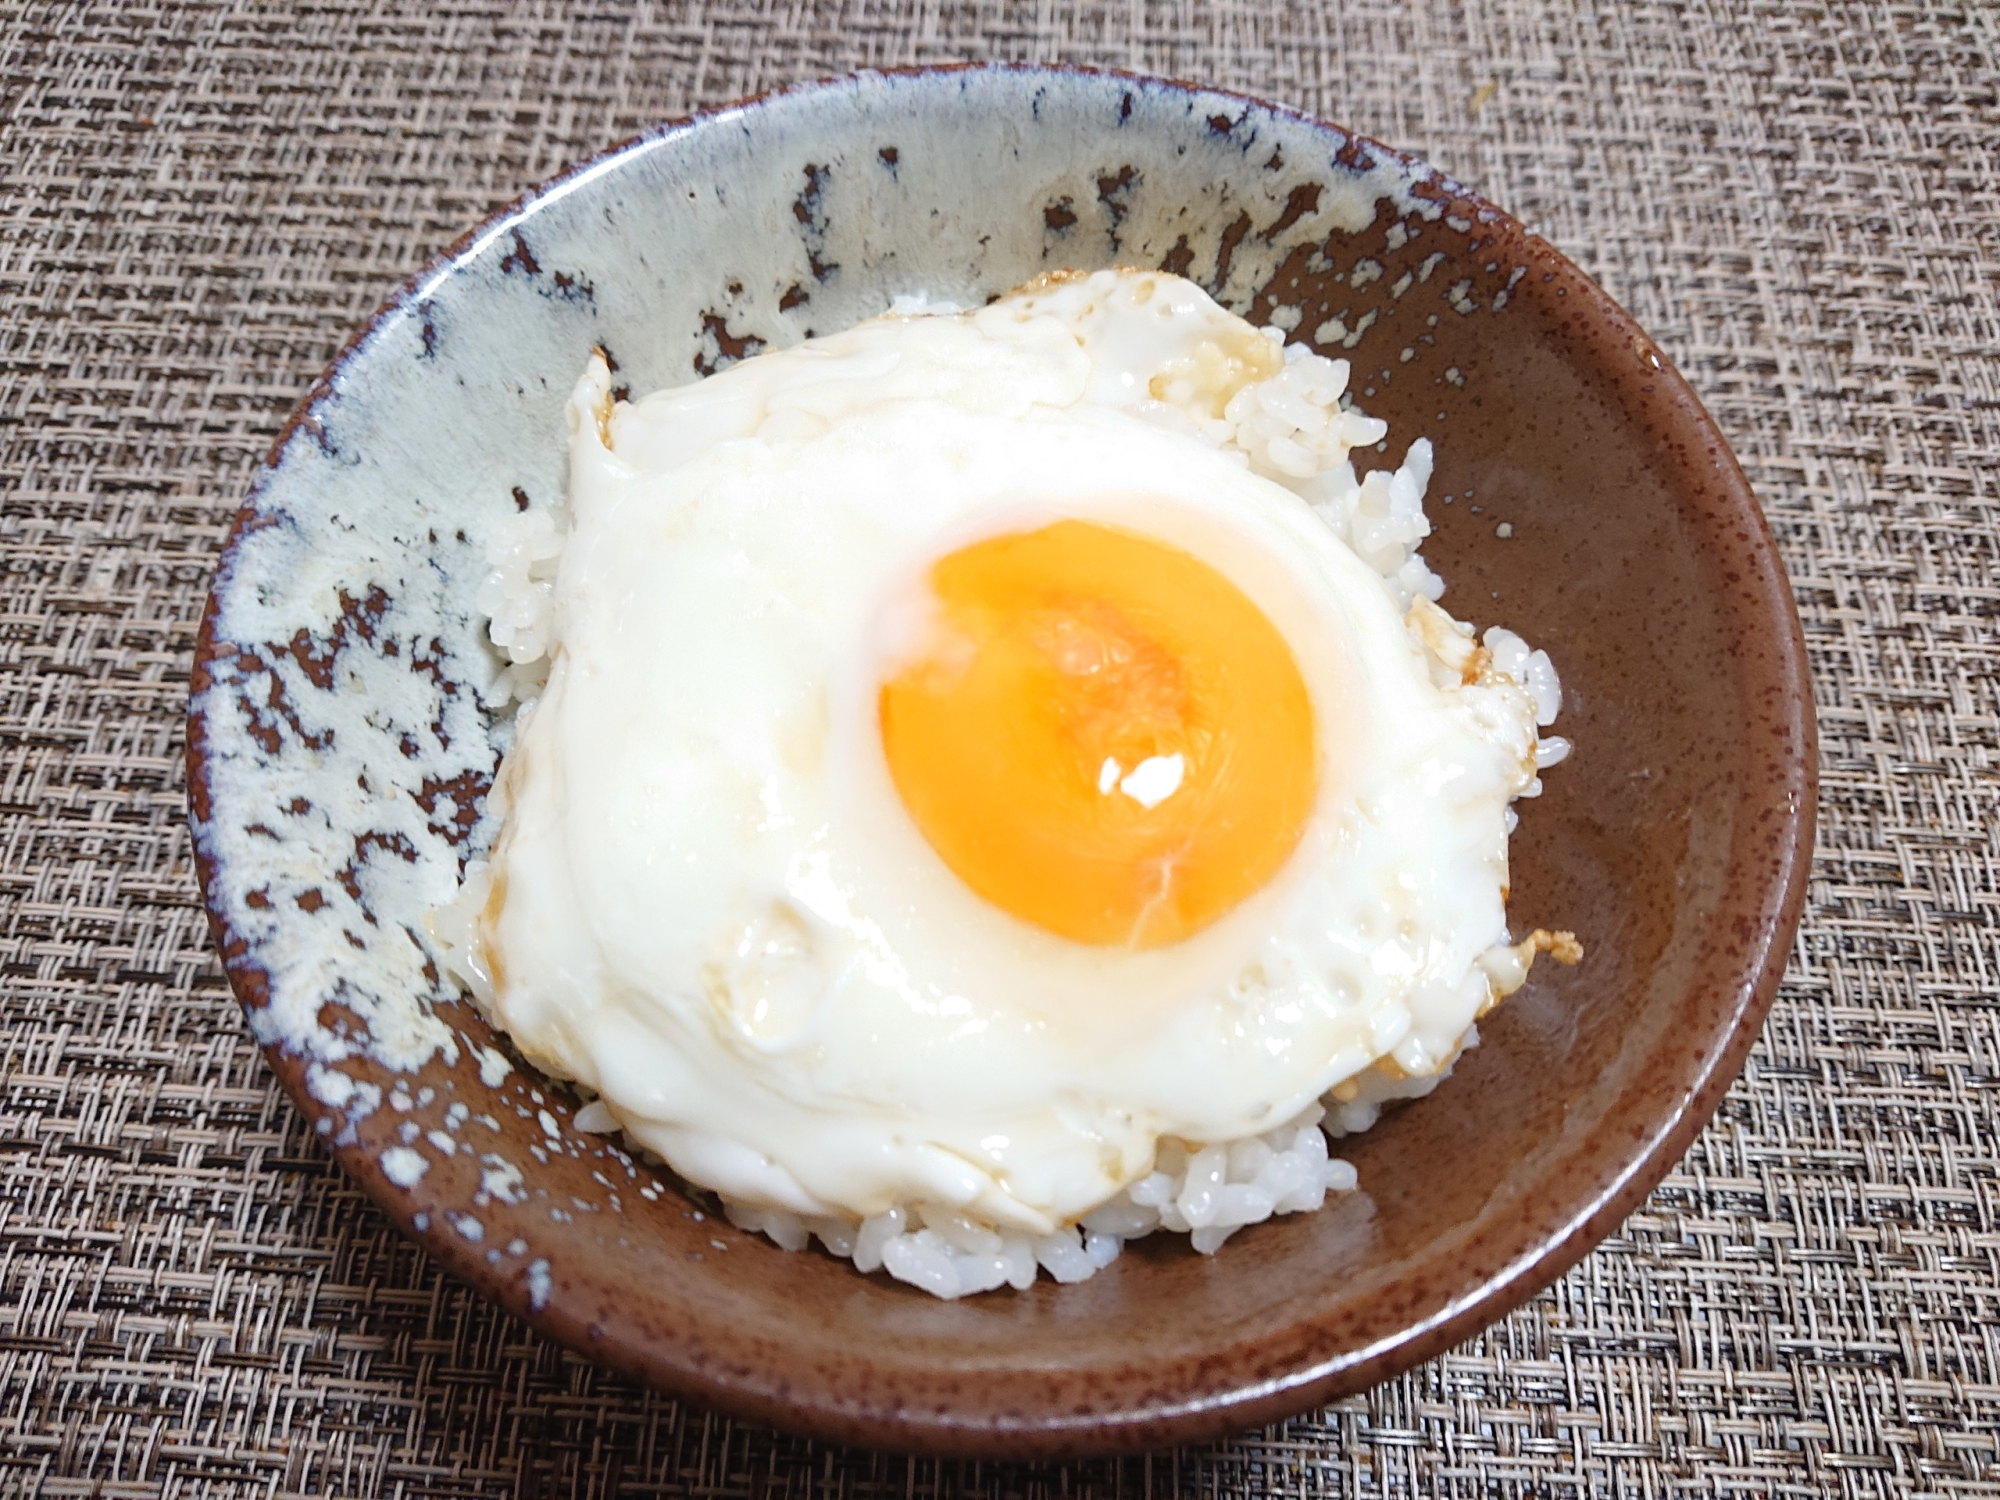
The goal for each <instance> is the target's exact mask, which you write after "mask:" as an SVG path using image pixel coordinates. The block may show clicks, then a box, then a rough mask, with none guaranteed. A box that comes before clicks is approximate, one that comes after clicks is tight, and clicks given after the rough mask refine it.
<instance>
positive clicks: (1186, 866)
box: [879, 521, 1318, 948]
mask: <svg viewBox="0 0 2000 1500" xmlns="http://www.w3.org/2000/svg"><path fill="white" fill-rule="evenodd" d="M929 581H930V585H931V589H932V592H933V593H934V594H935V596H936V602H937V615H936V618H935V621H934V625H933V628H932V629H931V630H930V631H929V632H928V633H927V635H926V637H925V639H924V640H923V642H922V643H921V645H920V646H919V649H918V651H917V654H916V655H915V657H914V658H913V659H907V660H905V661H903V662H902V663H900V664H899V665H898V667H897V669H896V670H895V673H894V675H893V676H892V677H890V678H889V680H888V681H886V682H885V683H884V684H883V686H882V689H881V695H880V700H879V714H880V719H881V730H882V745H883V749H884V751H885V752H886V754H887V757H888V763H889V770H890V773H891V775H892V776H893V778H894V780H895V783H896V789H897V791H898V793H899V794H900V795H901V796H902V799H903V803H904V805H905V806H906V807H907V808H908V809H909V811H910V814H911V816H912V817H913V818H914V819H915V821H916V824H917V826H918V828H919V829H921V830H922V832H923V834H924V837H925V838H926V839H928V840H929V841H930V844H931V847H932V848H934V849H935V850H936V851H937V852H938V854H939V855H940V856H941V857H942V858H943V859H944V862H945V863H946V864H947V865H949V866H950V867H951V869H952V870H953V871H954V872H955V873H956V874H957V875H958V876H959V877H960V878H961V879H963V880H964V881H965V882H966V884H968V885H969V886H971V887H972V888H973V889H974V890H975V891H977V892H978V893H979V894H980V895H981V896H983V897H985V898H986V899H987V900H988V901H990V902H992V903H993V904H994V905H995V906H998V907H1000V908H1002V909H1003V910H1005V911H1008V912H1011V913H1012V914H1013V915H1015V916H1017V917H1020V918H1022V919H1024V920H1026V921H1029V922H1032V923H1034V924H1035V925H1036V926H1038V927H1042V928H1045V929H1046V930H1048V931H1050V932H1053V933H1057V934H1059V935H1061V936H1063V937H1066V938H1072V939H1075V940H1076V941H1078V942H1083V943H1095V944H1121V945H1129V946H1132V947H1136V948H1153V947H1161V946H1164V945H1166V944H1169V943H1174V942H1178V941H1179V940H1180V939H1182V938H1185V937H1187V936H1189V935H1190V934H1192V933H1195V932H1198V931H1200V930H1201V929H1202V928H1203V927H1206V926H1207V925H1208V924H1209V923H1211V922H1213V921H1215V920H1216V919H1217V918H1218V917H1220V916H1222V915H1223V914H1224V913H1226V912H1227V911H1229V910H1230V909H1231V908H1232V907H1234V906H1235V905H1236V904H1237V903H1238V902H1240V901H1242V900H1243V899H1244V898H1245V897H1246V896H1248V895H1250V894H1251V893H1252V892H1254V891H1256V890H1258V889H1259V888H1260V887H1261V886H1263V884H1264V883H1265V882H1266V881H1268V880H1269V879H1270V878H1271V877H1272V876H1273V875H1274V874H1276V873H1277V871H1278V869H1279V867H1280V866H1281V865H1283V864H1284V862H1285V860H1286V858H1287V857H1288V856H1289V855H1290V854H1291V852H1292V849H1293V848H1294V846H1296V845H1297V843H1298V841H1299V836H1300V834H1301V832H1302V831H1303V829H1304V825H1305V820H1306V816H1307V814H1308V812H1309V811H1310V810H1311V807H1312V804H1313V799H1314V796H1315V793H1316V791H1317V783H1318V756H1317V751H1316V744H1315V734H1314V724H1313V712H1312V703H1311V700H1310V698H1309V697H1308V695H1307V693H1306V686H1305V682H1304V680H1303V678H1302V677H1301V676H1300V674H1299V668H1298V663H1297V662H1296V661H1295V660H1294V659H1293V656H1292V652H1291V648H1290V647H1289V646H1288V645H1287V644H1286V641H1285V639H1284V637H1283V636H1282V635H1281V634H1280V633H1279V632H1278V629H1277V627H1276V626H1274V625H1273V624H1272V623H1271V621H1270V619H1269V618H1268V617H1267V616H1266V615H1265V614H1264V612H1263V611H1262V610H1260V609H1259V608H1258V607H1257V606H1256V605H1255V604H1254V603H1252V602H1251V600H1250V598H1249V597H1248V596H1247V595H1246V594H1244V593H1243V591H1242V590H1241V589H1239V588H1238V587H1237V586H1236V585H1235V584H1233V583H1231V582H1230V581H1229V580H1228V579H1227V578H1225V577H1223V576H1222V574H1221V573H1219V572H1217V571H1216V570H1215V569H1214V568H1212V567H1210V566H1208V564H1206V563H1204V562H1202V561H1200V560H1199V559H1197V558H1195V557H1193V556H1192V555H1190V554H1189V553H1187V552H1184V551H1182V550H1180V549H1179V548H1177V547H1174V546H1170V545H1168V544H1167V543H1165V542H1162V541H1158V540H1156V539H1154V538H1151V537H1147V536H1143V535H1139V534H1137V533H1134V532H1130V531H1124V530H1120V529H1118V528H1115V527H1111V526H1105V525H1100V524H1097V523H1095V522H1088V521H1059V522H1057V523H1055V524H1053V525H1050V526H1046V527H1043V528H1041V529H1040V530H1037V531H1030V532H1021V533H1014V534H1010V535H1005V536H997V537H991V538H988V539H986V540H983V541H979V542H975V543H973V544H972V545H970V546H967V547H964V548H961V549H960V550H958V551H956V552H953V553H951V554H949V555H948V556H946V557H945V558H943V559H942V560H940V561H939V562H937V563H936V564H935V565H934V566H933V567H932V568H931V571H930V579H929Z"/></svg>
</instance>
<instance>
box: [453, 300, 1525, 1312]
mask: <svg viewBox="0 0 2000 1500" xmlns="http://www.w3.org/2000/svg"><path fill="white" fill-rule="evenodd" d="M1344 381H1345V367H1344V366H1343V365H1339V364H1336V363H1335V362H1333V361H1329V360H1325V359H1321V358H1319V357H1317V356H1314V355H1311V354H1309V353H1307V352H1305V351H1303V350H1293V351H1287V350H1286V349H1285V348H1284V347H1283V345H1282V344H1281V342H1280V341H1279V340H1278V338H1277V336H1276V335H1275V334H1267V333H1266V332H1264V331H1262V330H1258V329H1255V328H1253V327H1251V326H1250V325H1249V324H1247V323H1245V322H1243V321H1242V320H1241V319H1239V318H1237V317H1235V316H1234V315H1233V314H1230V313H1228V312H1226V311H1225V310H1223V309H1222V308H1220V307H1218V306H1217V305H1216V304H1215V303H1213V302H1212V301H1211V300H1210V299H1209V298H1208V297H1207V296H1206V295H1205V294H1203V293H1202V292H1201V291H1200V290H1199V289H1198V288H1196V287H1194V286H1193V285H1192V284H1191V283H1188V282H1186V281H1184V280H1181V279H1180V278H1177V277H1173V276H1169V275H1165V274H1161V273H1140V272H1123V271H1120V272H1099V273H1097V274H1095V275H1091V276H1088V277H1082V276H1075V277H1061V278H1054V279H1050V280H1045V281H1043V282H1040V283H1035V284H1031V285H1030V286H1028V287H1026V288H1023V289H1021V290H1020V291H1018V292H1016V293H1015V294H1013V295H1011V296H1009V297H1007V298H1004V299H1001V300H999V301H997V302H995V303H993V304H991V305H989V306H987V307H984V308H981V309H978V310H975V311H970V312H945V313H934V312H933V313H922V314H916V315H888V316H884V317H881V318H877V319H874V320H872V321H870V322H867V323H864V324H861V325H860V326H858V327H855V328H853V329H851V330H849V331H847V332H845V333H841V334H837V335H833V336H830V337H825V338H817V339H812V340H809V341H807V342H806V343H804V344H802V345H800V346H798V347H795V348H791V349H786V350H780V351H773V352H767V353H763V354H760V355H758V356H756V357H755V358H752V359H750V360H747V361H745V362H743V363H741V364H738V365H736V366H735V367H733V368H731V369H729V370H727V371H724V372H722V373H720V374H717V375H714V376H712V377H710V378H708V379H705V380H702V381H700V382H698V383H696V384H694V385H690V386H685V387H682V388H679V389H673V390H667V391H662V392H659V393H656V394H653V395H649V396H646V397H644V398H642V399H640V400H637V401H618V400H613V399H612V397H611V394H610V376H609V373H608V371H607V368H606V366H605V363H604V361H603V360H602V359H593V360H592V361H591V363H590V366H589V368H588V369H587V370H586V371H585V373H584V375H583V377H582V379H581V381H580V382H579V384H578V386H577V388H576V392H575V395H574V398H573V399H572V401H571V403H570V407H569V420H570V427H571V472H570V486H569V495H568V502H567V509H566V512H551V513H539V512H538V513H535V515H534V516H533V517H532V518H523V521H522V523H521V524H520V526H519V527H517V528H516V529H515V530H513V531H511V532H509V533H508V534H507V537H505V538H503V540H502V543H501V544H500V547H499V550H498V552H497V553H496V559H497V561H498V564H499V565H498V566H497V567H496V572H495V575H494V579H493V580H490V581H489V585H488V590H487V593H486V595H485V596H484V597H483V598H482V604H483V606H484V607H486V608H487V609H488V610H489V612H490V613H492V614H493V615H494V620H495V624H494V638H495V640H496V642H498V643H499V644H501V645H502V646H504V647H507V648H509V649H510V652H511V655H512V656H513V658H514V659H515V661H516V662H517V663H518V665H516V666H515V667H513V668H511V669H510V671H509V673H508V674H506V676H505V680H506V681H508V682H511V684H512V686H513V687H514V688H515V689H516V690H518V691H522V692H524V693H526V694H529V695H531V696H532V700H533V701H532V702H531V703H530V704H529V705H528V706H527V707H525V708H524V710H523V712H522V714H521V717H520V721H519V725H518V732H517V737H516V740H515V742H514V744H513V746H512V748H511V749H510V750H509V752H508V754H507V756H506V757H505V760H504V763H503V765H502V769H501V773H500V777H499V780H498V783H497V785H496V790H495V803H494V805H495V807H496V808H497V809H498V810H499V811H500V812H501V814H502V819H501V831H500V834H499V837H498V840H497V842H496V844H495V846H494V848H493V850H492V852H491V856H490V860H489V862H488V863H487V864H486V865H485V866H483V867H479V868H475V869H474V870H473V871H472V874H471V878H470V879H469V880H468V883H467V889H466V895H465V897H464V898H463V900H462V902H461V903H460V909H461V911H462V912H463V913H465V914H467V922H466V923H465V930H464V932H463V934H462V935H461V937H460V938H459V942H458V947H457V948H456V949H455V952H454V962H455V964H456V965H457V967H458V968H459V969H460V971H461V972H462V973H464V974H465V975H466V976H467V977H468V980H469V982H470V983H471V984H472V985H473V987H474V989H475V992H476V993H477V994H478V996H479V998H480V1000H481V1002H482V1004H483V1005H484V1006H485V1007H486V1008H487V1010H488V1012H489V1014H490V1015H491V1016H492V1018H493V1019H494V1020H495V1022H496V1024H498V1025H499V1026H501V1027H503V1028H504V1029H505V1030H506V1031H507V1032H508V1033H509V1034H510V1035H511V1036H512V1038H513V1040H514V1042H515V1044H516V1045H517V1046H518V1047H519V1049H520V1050H521V1051H522V1053H523V1054H524V1055H526V1056H527V1057H528V1058H529V1059H530V1060H531V1061H533V1062H535V1063H536V1064H538V1065H539V1066H541V1067H542V1068H544V1069H546V1070H547V1071H548V1072H550V1073H552V1074H554V1075H556V1076H558V1077H562V1078H568V1079H574V1080H576V1081H577V1082H579V1083H580V1084H582V1085H583V1086H585V1087H586V1088H588V1089H589V1090H593V1091H595V1093H596V1094H597V1095H598V1096H599V1099H600V1101H601V1105H602V1107H603V1109H604V1110H605V1111H607V1112H608V1115H609V1117H610V1118H611V1119H612V1120H615V1122H616V1123H617V1125H619V1126H621V1127H622V1128H623V1129H624V1130H625V1131H626V1132H627V1133H628V1134H629V1135H630V1136H631V1137H632V1138H633V1139H634V1140H636V1141H637V1142H639V1143H641V1144H642V1145H643V1146H645V1147H646V1148H648V1149H649V1150H651V1151H653V1152H656V1153H657V1154H658V1155H659V1156H660V1157H662V1158H664V1159H665V1161H666V1162H667V1163H668V1164H669V1165H671V1166H672V1167H673V1168H674V1169H675V1170H676V1171H677V1172H679V1173H680V1174H681V1175H682V1176H684V1177H685V1178H687V1179H688V1180H689V1181H690V1182H692V1183H695V1184H697V1185H700V1186H703V1187H706V1188H710V1189H713V1190H715V1191H717V1192H718V1193H720V1194H721V1195H723V1197H724V1198H725V1199H727V1200H729V1201H730V1202H731V1203H733V1204H736V1205H739V1206H746V1207H747V1208H749V1209H767V1210H771V1211H774V1212H782V1213H786V1214H792V1215H799V1216H805V1217H808V1218H811V1219H814V1220H817V1221H832V1222H837V1223H841V1224H848V1225H856V1224H861V1223H863V1222H864V1221H868V1222H874V1221H876V1220H878V1219H880V1217H881V1216H883V1215H885V1214H892V1213H900V1212H903V1211H905V1210H909V1211H911V1212H915V1213H918V1214H919V1215H922V1214H930V1215H932V1216H933V1217H936V1216H940V1215H942V1216H949V1217H950V1218H951V1219H952V1222H955V1223H962V1224H966V1225H970V1226H972V1229H973V1230H976V1231H977V1232H979V1233H985V1232H987V1231H998V1232H1005V1233H1015V1234H1025V1235H1029V1236H1041V1235H1048V1234H1050V1233H1051V1232H1053V1231H1057V1230H1061V1229H1063V1228H1064V1227H1065V1226H1072V1225H1075V1224H1076V1223H1077V1222H1078V1221H1079V1220H1082V1219H1083V1218H1085V1217H1086V1216H1087V1215H1089V1214H1090V1213H1091V1212H1092V1211H1093V1210H1097V1209H1100V1208H1101V1206H1103V1205H1105V1204H1106V1203H1107V1202H1108V1201H1110V1200H1112V1199H1113V1198H1114V1197H1115V1196H1116V1195H1118V1194H1120V1193H1121V1192H1124V1191H1126V1190H1128V1189H1130V1188H1132V1186H1133V1185H1134V1184H1136V1183H1139V1182H1141V1181H1142V1179H1146V1178H1148V1174H1152V1173H1154V1172H1155V1171H1156V1168H1157V1167H1158V1165H1159V1163H1160V1161H1161V1159H1162V1153H1163V1151H1168V1150H1169V1149H1171V1151H1172V1152H1175V1153H1179V1154H1178V1155H1176V1156H1175V1158H1174V1159H1175V1160H1176V1161H1178V1160H1181V1159H1182V1158H1183V1157H1185V1156H1186V1154H1187V1153H1188V1152H1198V1151H1199V1150H1200V1148H1201V1147H1203V1146H1204V1145H1209V1144H1220V1143H1230V1142H1240V1141H1244V1140H1247V1139H1250V1138H1253V1137H1258V1136H1260V1135H1261V1134H1262V1133H1264V1132H1268V1131H1271V1130H1272V1129H1273V1128H1274V1127H1277V1126H1280V1125H1282V1124H1284V1123H1285V1122H1288V1121H1295V1120H1296V1119H1298V1118H1300V1117H1301V1115H1302V1112H1305V1111H1310V1110H1312V1109H1313V1108H1314V1106H1315V1101H1318V1100H1320V1099H1322V1098H1323V1097H1329V1096H1332V1097H1340V1092H1339V1091H1341V1090H1342V1089H1345V1090H1346V1096H1347V1097H1352V1096H1353V1094H1354V1092H1355V1088H1356V1081H1357V1080H1358V1079H1359V1078H1361V1077H1362V1075H1368V1076H1369V1077H1374V1078H1383V1077H1387V1078H1391V1079H1401V1078H1409V1077H1417V1078H1422V1077H1426V1076H1430V1075H1434V1074H1436V1073H1437V1072H1438V1071H1439V1070H1440V1069H1442V1068H1444V1067H1445V1066H1446V1065H1447V1064H1448V1063H1449V1062H1450V1061H1451V1059H1452V1058H1453V1057H1454V1056H1455V1055H1456V1054H1457V1052H1458V1050H1459V1048H1460V1046H1461V1044H1462V1042H1463V1040H1464V1039H1465V1037H1466V1036H1467V1033H1468V1028H1469V1027H1470V1026H1471V1025H1472V1023H1473V1021H1474V1019H1475V1018H1476V1017H1478V1016H1479V1015H1481V1014H1482V1013H1483V1012H1484V1011H1486V1010H1487V1009H1488V1008H1489V1007H1490V1006H1491V1005H1492V1004H1493V1003H1495V1001H1496V1000H1497V999H1498V998H1499V997H1500V996H1501V995H1503V994H1504V993H1506V992H1507V991H1508V990H1509V989H1511V988H1513V987H1515V986H1516V985H1518V984H1519V983H1520V980H1521V975H1522V972H1523V965H1524V961H1525V960H1526V959H1528V958H1531V957H1532V955H1533V953H1534V951H1535V950H1536V948H1537V947H1538V946H1540V947H1548V946H1550V942H1549V941H1548V940H1546V936H1545V935H1544V937H1543V938H1542V939H1538V940H1530V941H1529V942H1527V943H1526V944H1523V945H1518V946H1517V945H1514V944H1512V943H1511V942H1510V939H1509V936H1508V932H1507V919H1506V910H1505V902H1504V897H1505V892H1506V886H1507V835H1508V832H1509V829H1510V827H1511V819H1512V814H1511V812H1510V810H1509V804H1510V803H1511V802H1512V801H1513V800H1514V799H1515V798H1517V797H1519V796H1522V795H1524V794H1531V793H1532V792H1533V791H1535V790H1538V788H1539V784H1538V782H1537V780H1536V778H1537V774H1538V756H1539V763H1540V764H1548V763H1551V762H1552V761H1553V760H1554V759H1555V758H1557V757H1558V755H1559V754H1560V752H1561V748H1562V747H1561V744H1560V742H1559V741H1555V740H1553V739H1542V738H1541V737H1540V736H1539V734H1538V722H1539V723H1546V722H1548V721H1549V720H1550V719H1552V718H1553V715H1554V694H1555V686H1554V677H1553V673H1552V671H1551V670H1548V669H1547V662H1546V658H1545V657H1541V656H1540V654H1539V653H1534V654H1533V656H1532V657H1531V656H1530V654H1529V653H1528V652H1527V650H1526V648H1525V646H1520V648H1519V649H1518V650H1516V649H1514V648H1515V647H1516V646H1518V645H1519V643H1518V638H1513V637H1504V636H1503V637H1489V641H1488V645H1487V646H1485V647H1482V646H1480V645H1478V644H1477V643H1475V642H1474V640H1473V639H1472V637H1471V635H1470V631H1469V629H1468V628H1467V627H1463V626H1460V625H1458V624H1457V622H1455V621H1453V620H1452V619H1451V618H1450V617H1449V616H1448V615H1446V614H1445V613H1444V611H1443V610H1442V609H1440V608H1439V607H1438V606H1437V605H1436V604H1435V603H1434V602H1433V599H1434V598H1435V596H1436V594H1437V592H1438V589H1439V587H1440V585H1439V584H1438V583H1437V580H1436V579H1435V578H1434V577H1433V576H1432V575H1431V574H1430V573H1429V572H1428V570H1427V569H1426V568H1424V566H1423V564H1422V561H1421V559H1420V558H1419V557H1417V556H1416V555H1415V553H1414V546H1415V544H1416V542H1418V541H1420V540H1421V536H1422V534H1423V529H1424V528H1423V522H1422V516H1421V504H1420V496H1421V490H1422V486H1423V483H1424V478H1425V474H1426V472H1427V470H1428V467H1429V450H1428V445H1426V444H1423V443H1421V442H1419V443H1418V444H1416V445H1414V446H1413V448H1412V451H1411V454H1410V457H1409V459H1408V461H1407V462H1406V463H1405V464H1404V466H1403V468H1402V469H1401V470H1400V471H1395V472H1393V473H1391V472H1382V473H1376V474H1371V475H1370V476H1368V477H1367V478H1366V479H1362V480H1357V478H1356V476H1355V474H1354V472H1353V469H1352V466H1351V465H1350V463H1349V459H1348V455H1349V452H1350V450H1351V449H1353V448H1355V447H1357V446H1362V445H1373V444H1375V443H1377V442H1379V441H1380V440H1381V439H1382V438H1383V436H1384V427H1383V424H1381V423H1380V422H1377V421H1374V420H1372V419H1370V418H1368V417H1366V416H1364V415H1362V414H1360V413H1359V412H1356V411H1353V410H1351V409H1349V408H1348V407H1346V406H1345V405H1344V404H1343V402H1342V399H1341V398H1342V396H1343V389H1342V387H1343V385H1344ZM1489 648H1491V649H1489ZM1308 1123H1310V1120H1308ZM1315 1139H1317V1138H1316V1137H1315ZM1313 1201H1315V1202H1316V1201H1317V1199H1316V1198H1315V1199H1314V1200H1313ZM897 1222H901V1221H900V1220H898V1221H897ZM968 1232H971V1231H968ZM1032 1274H1033V1268H1032V1266H1030V1268H1029V1275H1030V1276H1032Z"/></svg>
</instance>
